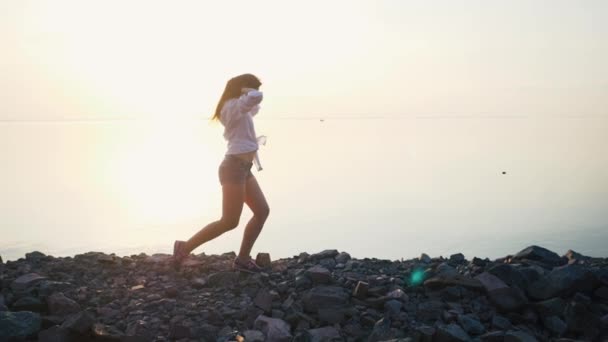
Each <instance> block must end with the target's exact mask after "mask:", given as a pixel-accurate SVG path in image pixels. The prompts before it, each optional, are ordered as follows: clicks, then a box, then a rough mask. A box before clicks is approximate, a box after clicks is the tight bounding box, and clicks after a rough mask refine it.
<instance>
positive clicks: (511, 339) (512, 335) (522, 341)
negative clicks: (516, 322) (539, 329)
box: [504, 330, 537, 342]
mask: <svg viewBox="0 0 608 342" xmlns="http://www.w3.org/2000/svg"><path fill="white" fill-rule="evenodd" d="M504 341H505V342H536V341H537V340H536V338H535V337H534V336H531V335H530V334H528V333H526V332H523V331H521V330H518V331H515V330H511V331H507V332H506V333H505V339H504Z"/></svg>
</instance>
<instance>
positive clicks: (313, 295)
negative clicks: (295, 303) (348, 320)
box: [302, 286, 349, 313]
mask: <svg viewBox="0 0 608 342" xmlns="http://www.w3.org/2000/svg"><path fill="white" fill-rule="evenodd" d="M348 299H349V296H348V294H347V293H346V292H345V291H344V290H343V289H342V288H341V287H337V286H317V287H313V288H312V289H310V290H308V291H307V292H306V293H305V294H304V296H303V298H302V303H303V304H304V310H305V311H307V312H313V313H314V312H317V310H319V309H327V308H341V307H344V306H346V305H347V303H348Z"/></svg>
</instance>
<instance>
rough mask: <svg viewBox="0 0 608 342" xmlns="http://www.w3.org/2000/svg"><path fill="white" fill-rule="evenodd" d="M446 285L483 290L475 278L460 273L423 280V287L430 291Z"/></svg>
mask: <svg viewBox="0 0 608 342" xmlns="http://www.w3.org/2000/svg"><path fill="white" fill-rule="evenodd" d="M447 286H462V287H464V288H466V289H469V290H474V291H483V290H484V287H483V285H482V284H481V282H480V281H479V280H477V279H473V278H469V277H465V276H462V275H455V276H442V275H439V276H436V277H433V278H431V279H428V280H426V281H425V282H424V287H426V288H428V289H429V290H431V291H435V290H440V289H442V288H444V287H447Z"/></svg>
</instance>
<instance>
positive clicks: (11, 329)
mask: <svg viewBox="0 0 608 342" xmlns="http://www.w3.org/2000/svg"><path fill="white" fill-rule="evenodd" d="M41 325H42V320H41V318H40V315H39V314H37V313H34V312H29V311H19V312H9V311H2V312H0V341H5V340H11V339H25V338H27V337H32V336H36V334H37V333H38V331H39V330H40V327H41Z"/></svg>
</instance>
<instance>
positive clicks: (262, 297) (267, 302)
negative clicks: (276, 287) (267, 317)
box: [253, 289, 273, 312]
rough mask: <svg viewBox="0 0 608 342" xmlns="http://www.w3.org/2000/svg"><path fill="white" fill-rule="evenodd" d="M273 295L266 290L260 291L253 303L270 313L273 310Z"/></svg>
mask: <svg viewBox="0 0 608 342" xmlns="http://www.w3.org/2000/svg"><path fill="white" fill-rule="evenodd" d="M272 298H273V297H272V295H271V294H270V293H269V292H268V291H267V290H266V289H260V290H259V291H258V294H257V295H256V296H255V299H254V300H253V303H254V304H255V305H256V306H257V307H258V308H260V309H262V310H264V312H270V310H271V309H272Z"/></svg>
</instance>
